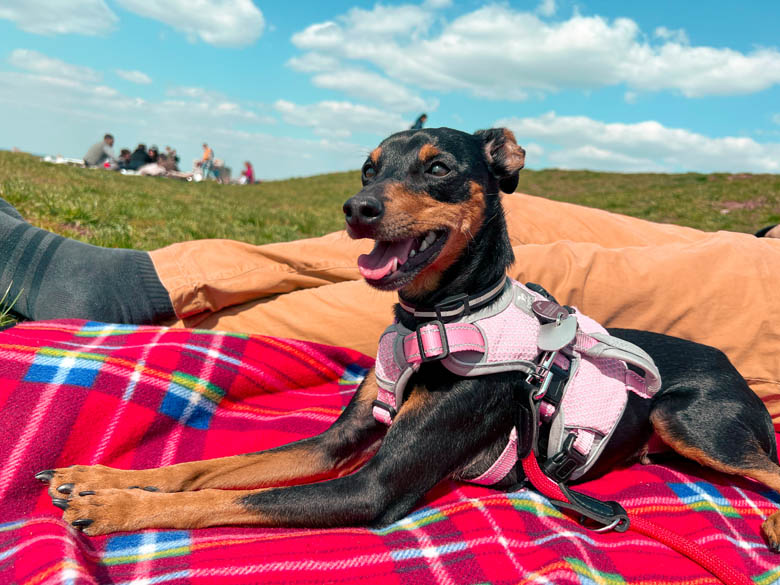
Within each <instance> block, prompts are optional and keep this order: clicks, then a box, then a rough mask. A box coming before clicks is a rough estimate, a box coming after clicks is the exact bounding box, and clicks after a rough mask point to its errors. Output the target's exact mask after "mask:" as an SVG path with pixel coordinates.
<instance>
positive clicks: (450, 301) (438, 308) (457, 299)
mask: <svg viewBox="0 0 780 585" xmlns="http://www.w3.org/2000/svg"><path fill="white" fill-rule="evenodd" d="M460 305H463V310H462V311H460V312H459V313H458V314H457V315H450V316H448V317H442V312H444V311H454V310H455V309H458V308H459V307H460ZM433 310H434V311H435V312H436V319H437V320H439V321H442V319H447V318H449V317H465V316H466V315H470V314H471V305H469V295H467V294H460V295H452V296H451V297H447V298H445V299H444V300H443V301H442V302H440V303H439V304H437V305H434V307H433Z"/></svg>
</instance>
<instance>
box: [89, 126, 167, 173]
mask: <svg viewBox="0 0 780 585" xmlns="http://www.w3.org/2000/svg"><path fill="white" fill-rule="evenodd" d="M84 164H85V165H86V166H88V167H102V168H107V169H111V170H116V171H121V170H129V171H138V172H140V171H141V169H143V167H145V166H147V165H156V166H159V167H160V169H161V170H162V171H178V170H179V156H178V155H177V154H176V151H175V150H174V149H173V148H171V147H170V146H166V147H165V152H160V149H159V148H157V147H156V146H150V147H149V148H148V149H147V148H146V145H145V144H139V145H138V146H137V147H136V149H135V150H134V151H132V152H131V151H130V149H129V148H123V149H122V150H121V151H120V152H119V156H118V157H117V156H115V155H114V137H113V135H111V134H106V135H105V136H104V137H103V140H101V141H100V142H96V143H95V144H93V145H92V146H90V147H89V150H87V154H85V155H84ZM150 174H159V173H154V172H152V173H150Z"/></svg>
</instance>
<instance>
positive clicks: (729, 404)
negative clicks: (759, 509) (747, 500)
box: [650, 372, 780, 552]
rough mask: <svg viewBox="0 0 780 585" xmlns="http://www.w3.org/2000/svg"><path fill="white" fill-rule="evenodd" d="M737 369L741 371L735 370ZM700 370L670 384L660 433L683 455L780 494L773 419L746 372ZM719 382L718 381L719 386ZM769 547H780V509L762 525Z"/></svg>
mask: <svg viewBox="0 0 780 585" xmlns="http://www.w3.org/2000/svg"><path fill="white" fill-rule="evenodd" d="M734 374H736V372H734ZM728 378H733V379H729V382H731V389H730V390H729V391H728V392H725V391H723V390H720V391H718V390H717V388H723V386H722V384H723V382H724V378H723V374H722V373H720V374H719V375H718V376H715V375H713V376H711V377H708V376H707V375H697V376H696V377H695V378H693V377H692V378H690V379H689V380H688V381H687V383H686V384H685V386H682V385H680V386H677V387H671V388H668V389H664V391H662V394H661V395H660V396H659V397H658V398H657V399H656V400H655V401H654V404H653V406H652V411H651V413H650V420H651V421H652V423H653V427H654V428H655V431H656V433H657V434H658V436H659V437H660V438H661V439H662V440H663V441H664V442H665V443H666V444H667V445H669V446H670V447H671V448H672V449H674V450H675V451H676V452H677V453H679V454H680V455H683V456H684V457H687V458H689V459H692V460H693V461H696V462H697V463H699V464H701V465H704V466H706V467H710V468H712V469H715V470H717V471H720V472H723V473H728V474H733V475H741V476H744V477H748V478H750V479H753V480H756V481H758V482H760V483H762V484H764V485H766V486H768V487H770V488H771V489H773V490H775V491H776V492H778V493H780V466H778V464H777V447H776V444H775V435H774V429H773V427H772V419H771V417H770V416H769V413H768V412H767V410H766V408H765V407H764V405H763V404H762V403H761V400H760V399H759V398H758V397H757V396H756V395H755V394H754V393H753V392H752V391H751V390H750V388H749V387H748V386H747V384H746V383H745V382H744V380H742V378H741V377H739V376H738V375H737V376H731V375H729V376H728ZM713 384H717V386H713ZM761 528H762V532H763V534H764V536H765V537H766V539H767V541H768V544H769V547H770V548H771V549H772V550H774V551H775V552H780V512H775V513H774V514H772V515H771V516H770V517H769V518H768V519H767V520H766V521H765V522H764V524H763V525H762V527H761Z"/></svg>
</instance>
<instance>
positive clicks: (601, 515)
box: [551, 484, 630, 532]
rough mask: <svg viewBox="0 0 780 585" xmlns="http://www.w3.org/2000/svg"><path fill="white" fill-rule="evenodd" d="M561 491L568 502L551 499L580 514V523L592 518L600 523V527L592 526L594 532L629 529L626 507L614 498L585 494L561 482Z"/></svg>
mask: <svg viewBox="0 0 780 585" xmlns="http://www.w3.org/2000/svg"><path fill="white" fill-rule="evenodd" d="M559 487H560V488H561V491H562V492H563V493H564V495H565V496H566V497H567V498H568V499H569V501H568V502H562V501H560V500H551V502H552V503H553V504H555V506H556V507H558V508H564V509H566V510H571V511H572V512H576V513H578V514H579V515H580V524H582V525H583V526H585V527H586V528H589V527H588V526H587V525H586V520H592V521H593V522H596V523H597V524H599V527H598V528H591V530H593V532H607V531H608V530H614V531H615V532H625V531H626V530H628V527H629V525H630V521H629V519H628V513H627V512H626V510H625V508H623V506H621V505H620V504H618V503H617V502H615V501H613V500H607V501H602V500H598V499H596V498H594V497H591V496H588V495H585V494H583V493H581V492H575V491H574V490H571V489H569V488H567V487H566V486H565V485H561V484H559Z"/></svg>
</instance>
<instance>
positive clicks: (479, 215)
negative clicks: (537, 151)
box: [344, 128, 525, 299]
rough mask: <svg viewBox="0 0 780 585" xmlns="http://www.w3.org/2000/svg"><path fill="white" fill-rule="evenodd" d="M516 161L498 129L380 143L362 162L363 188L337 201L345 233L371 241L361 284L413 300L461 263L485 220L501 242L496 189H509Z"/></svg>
mask: <svg viewBox="0 0 780 585" xmlns="http://www.w3.org/2000/svg"><path fill="white" fill-rule="evenodd" d="M524 163H525V151H524V150H523V149H522V148H521V147H520V146H518V145H517V142H516V141H515V137H514V135H513V134H512V132H510V131H509V130H507V129H504V128H494V129H491V130H480V131H478V132H476V133H474V134H466V133H465V132H460V131H458V130H452V129H450V128H434V129H426V130H420V131H406V132H399V133H398V134H394V135H392V136H390V137H389V138H387V139H386V140H385V141H383V142H382V143H381V144H380V145H379V146H378V147H377V148H376V149H374V150H373V151H372V152H371V154H370V155H369V157H368V159H367V160H366V162H365V164H364V165H363V169H362V181H363V189H362V190H361V191H360V192H359V193H358V194H357V195H355V196H353V197H351V198H350V199H349V200H348V201H347V202H346V203H345V204H344V214H345V215H346V220H347V232H348V233H349V235H350V236H351V237H353V238H371V239H373V240H375V241H376V244H375V245H374V249H373V250H372V251H371V253H370V254H364V255H363V256H361V257H360V258H359V259H358V266H359V268H360V273H361V274H362V275H363V277H364V278H365V279H366V282H368V284H370V285H371V286H373V287H375V288H378V289H381V290H401V291H402V293H404V295H405V296H407V297H408V298H418V299H419V298H421V297H424V296H425V295H426V294H427V293H429V292H430V291H432V290H434V289H436V288H437V287H439V286H440V284H441V282H442V277H443V275H445V273H447V272H448V271H449V270H451V269H453V267H454V266H455V265H456V264H459V265H462V264H464V256H465V255H466V254H467V253H468V252H469V251H470V250H471V251H474V248H475V245H476V244H477V243H479V240H480V239H481V238H482V236H481V234H484V231H485V230H483V227H485V226H486V225H489V224H495V225H494V226H492V227H493V228H494V231H497V232H498V233H497V236H496V237H499V238H503V239H502V241H501V244H503V243H504V242H505V241H506V233H505V224H504V221H503V211H502V209H501V204H500V200H499V195H498V193H499V190H501V191H504V192H508V193H511V192H513V191H514V190H515V188H516V187H517V182H518V173H519V171H520V169H522V168H523V165H524ZM490 245H491V243H490V242H483V247H486V248H489V247H490ZM496 245H497V244H496ZM488 252H489V250H488ZM509 256H511V250H510V251H509ZM510 262H511V258H510ZM500 269H501V270H505V269H506V266H505V265H504V266H500Z"/></svg>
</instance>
